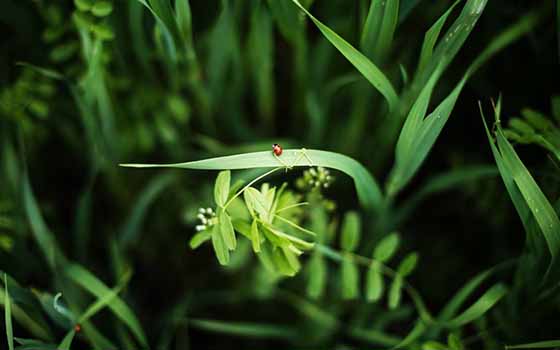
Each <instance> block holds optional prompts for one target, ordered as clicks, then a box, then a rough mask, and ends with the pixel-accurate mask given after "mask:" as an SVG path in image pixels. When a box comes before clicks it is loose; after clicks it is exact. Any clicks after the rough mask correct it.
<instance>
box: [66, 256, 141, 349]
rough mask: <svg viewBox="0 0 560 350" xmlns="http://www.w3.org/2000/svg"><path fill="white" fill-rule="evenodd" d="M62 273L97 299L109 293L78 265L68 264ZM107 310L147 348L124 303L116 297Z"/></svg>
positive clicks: (133, 317)
mask: <svg viewBox="0 0 560 350" xmlns="http://www.w3.org/2000/svg"><path fill="white" fill-rule="evenodd" d="M64 272H65V274H66V275H67V276H68V277H69V278H70V279H71V280H72V281H74V283H76V284H77V285H79V286H81V287H82V288H84V289H85V290H86V291H88V292H89V293H91V294H92V295H95V296H96V297H98V298H101V297H102V296H104V295H106V294H107V293H109V292H110V289H109V288H108V287H107V286H106V285H105V283H103V282H101V281H100V280H99V279H98V278H97V277H95V276H94V275H93V274H92V273H90V272H89V271H87V270H86V269H85V268H83V267H82V266H80V265H77V264H69V265H68V266H67V267H66V269H65V271H64ZM109 308H110V309H111V311H112V312H113V313H114V314H115V316H117V317H118V318H119V319H120V320H122V321H123V322H124V323H125V324H126V325H127V326H128V328H129V329H130V330H131V331H132V333H133V334H134V336H135V337H136V339H137V340H138V342H139V343H140V344H141V345H142V346H144V347H147V346H148V343H147V340H146V336H145V335H144V331H143V330H142V327H141V326H140V322H139V321H138V319H137V318H136V316H135V315H134V313H133V312H132V310H131V309H130V308H129V307H128V306H127V305H126V303H125V302H124V301H123V300H122V299H121V298H119V297H118V296H117V297H115V298H114V299H113V300H112V301H111V302H110V303H109Z"/></svg>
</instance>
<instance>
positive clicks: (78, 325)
mask: <svg viewBox="0 0 560 350" xmlns="http://www.w3.org/2000/svg"><path fill="white" fill-rule="evenodd" d="M81 330H82V326H80V324H79V323H76V325H75V326H74V332H76V333H80V331H81Z"/></svg>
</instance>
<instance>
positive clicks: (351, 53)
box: [292, 0, 398, 110]
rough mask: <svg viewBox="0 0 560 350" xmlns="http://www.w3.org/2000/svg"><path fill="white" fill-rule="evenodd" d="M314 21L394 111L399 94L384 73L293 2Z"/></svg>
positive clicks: (295, 1)
mask: <svg viewBox="0 0 560 350" xmlns="http://www.w3.org/2000/svg"><path fill="white" fill-rule="evenodd" d="M292 1H293V2H294V4H296V5H297V6H298V7H299V8H300V9H301V10H302V11H303V12H304V13H305V14H306V15H307V16H308V17H309V18H310V19H311V20H312V21H313V23H315V25H316V26H317V28H319V30H320V31H321V33H323V35H324V36H325V38H327V40H329V41H330V42H331V43H332V44H333V45H334V47H336V48H337V49H338V51H340V53H341V54H342V55H343V56H344V57H346V59H348V61H350V63H352V65H354V67H356V69H357V70H358V71H359V72H360V73H362V75H363V76H364V77H365V78H366V79H367V80H368V81H369V82H370V83H371V84H372V85H373V86H374V87H375V88H376V89H377V90H378V91H379V92H380V93H381V94H382V95H383V96H384V97H385V99H386V100H387V103H388V104H389V109H390V110H393V109H394V108H395V107H396V105H397V102H398V96H397V92H396V91H395V88H394V87H393V85H392V84H391V82H390V81H389V79H388V78H387V77H386V76H385V74H383V72H382V71H381V70H380V69H379V68H378V67H377V66H376V65H375V64H373V63H372V62H371V61H370V60H369V59H368V58H367V57H366V56H364V55H363V54H362V53H361V52H359V51H358V50H356V49H355V48H354V47H353V46H352V45H350V44H349V43H348V42H347V41H346V40H344V39H342V38H341V37H340V36H339V35H338V34H336V33H335V32H334V31H332V30H331V29H330V28H329V27H327V26H326V25H324V24H323V23H321V21H319V20H318V19H317V18H315V17H313V15H312V14H311V13H309V11H307V10H306V9H305V7H303V6H302V5H301V4H300V3H299V1H297V0H292Z"/></svg>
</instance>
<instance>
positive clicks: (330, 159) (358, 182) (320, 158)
mask: <svg viewBox="0 0 560 350" xmlns="http://www.w3.org/2000/svg"><path fill="white" fill-rule="evenodd" d="M302 152H305V155H306V157H305V156H302ZM281 159H282V162H284V163H285V164H288V165H290V166H294V167H297V166H322V167H325V168H332V169H336V170H340V171H342V172H343V173H345V174H347V175H349V176H350V177H352V179H354V185H355V186H356V192H357V194H358V199H359V200H360V203H361V204H362V206H364V207H365V208H366V209H374V210H377V209H379V208H380V206H381V204H382V200H383V197H382V194H381V190H380V189H379V185H378V184H377V182H376V181H375V180H374V178H373V177H372V176H371V174H370V173H369V172H368V171H367V169H366V168H365V167H364V166H363V165H361V164H360V163H359V162H357V161H356V160H354V159H352V158H350V157H348V156H345V155H342V154H339V153H334V152H327V151H320V150H305V151H304V150H301V149H299V150H298V149H288V150H284V152H283V153H282V156H281ZM285 164H282V163H281V162H280V161H279V160H278V159H276V158H275V157H274V156H273V154H272V152H268V151H263V152H253V153H243V154H237V155H233V156H225V157H216V158H209V159H203V160H198V161H192V162H185V163H173V164H121V166H125V167H135V168H156V167H166V168H183V169H197V170H224V169H230V170H235V169H252V168H276V167H282V166H285Z"/></svg>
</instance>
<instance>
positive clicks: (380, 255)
mask: <svg viewBox="0 0 560 350" xmlns="http://www.w3.org/2000/svg"><path fill="white" fill-rule="evenodd" d="M399 243H400V238H399V235H398V234H397V233H391V234H390V235H388V236H387V237H385V238H383V239H382V240H381V241H380V242H379V243H378V244H377V246H376V247H375V249H374V250H373V258H374V259H375V260H379V261H380V262H382V263H384V262H387V261H389V260H390V259H391V257H393V255H394V254H395V252H396V251H397V249H398V247H399Z"/></svg>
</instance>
